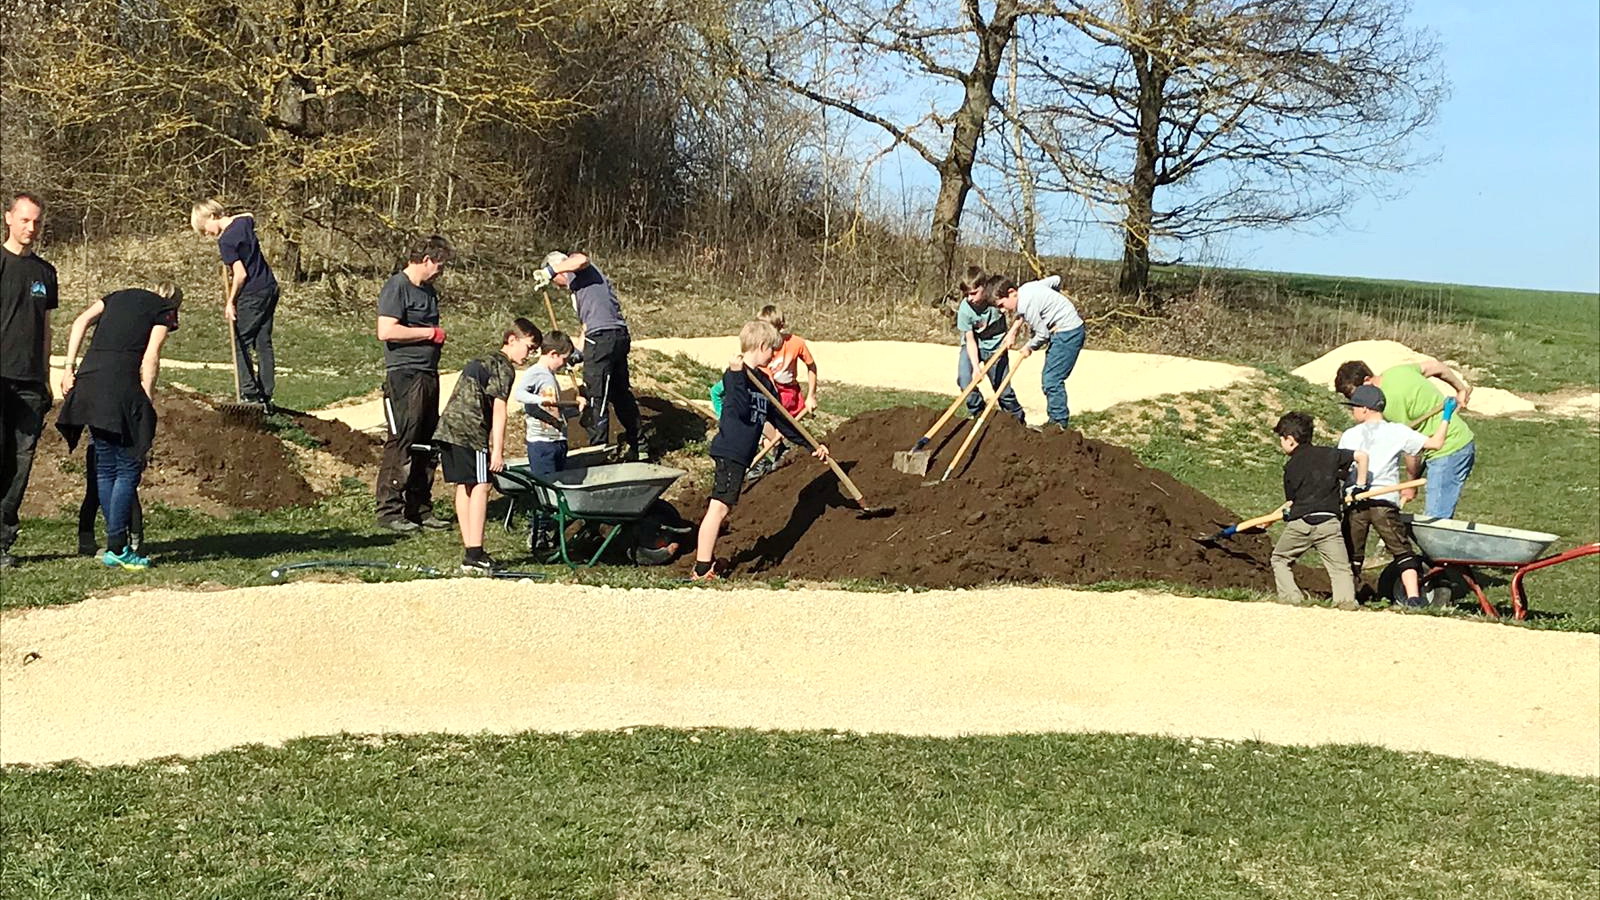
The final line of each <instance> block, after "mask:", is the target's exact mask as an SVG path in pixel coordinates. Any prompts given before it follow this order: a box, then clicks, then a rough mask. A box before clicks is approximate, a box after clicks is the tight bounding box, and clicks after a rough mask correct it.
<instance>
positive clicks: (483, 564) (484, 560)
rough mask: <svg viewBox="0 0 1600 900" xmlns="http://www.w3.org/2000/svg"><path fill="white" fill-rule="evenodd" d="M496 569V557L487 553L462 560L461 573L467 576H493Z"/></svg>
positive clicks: (465, 557)
mask: <svg viewBox="0 0 1600 900" xmlns="http://www.w3.org/2000/svg"><path fill="white" fill-rule="evenodd" d="M496 568H498V566H496V564H495V561H494V557H492V556H490V555H489V554H487V553H484V554H482V555H480V556H464V557H462V558H461V571H462V572H463V573H464V574H467V575H493V574H494V571H495V569H496Z"/></svg>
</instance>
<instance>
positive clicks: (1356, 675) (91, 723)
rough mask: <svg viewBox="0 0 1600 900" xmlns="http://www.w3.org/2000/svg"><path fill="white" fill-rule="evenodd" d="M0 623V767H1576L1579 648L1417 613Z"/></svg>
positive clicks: (167, 610) (638, 605) (1589, 687)
mask: <svg viewBox="0 0 1600 900" xmlns="http://www.w3.org/2000/svg"><path fill="white" fill-rule="evenodd" d="M0 625H3V628H0V762H4V763H8V764H11V763H42V762H46V761H51V760H59V759H64V758H81V759H83V760H86V761H88V762H91V763H116V762H128V761H133V760H139V759H148V758H152V757H159V756H163V755H168V754H180V755H194V754H202V753H207V752H210V751H215V750H219V749H222V748H225V747H229V746H233V745H237V744H241V743H249V742H269V743H270V742H277V741H282V740H285V739H287V738H292V737H295V736H299V735H315V734H327V733H334V732H339V731H350V732H418V731H444V732H468V733H470V732H478V731H481V730H489V731H494V732H510V731H517V730H524V729H534V730H540V731H568V730H579V729H607V728H614V727H619V726H625V725H633V724H659V725H668V726H749V727H756V728H782V729H820V728H837V729H849V730H856V731H863V732H900V733H908V734H931V735H954V734H967V733H1005V732H1019V731H1022V732H1031V731H1080V730H1092V731H1110V732H1138V733H1152V734H1173V735H1194V736H1206V737H1213V738H1224V739H1250V738H1256V739H1261V740H1265V741H1270V742H1278V743H1290V744H1317V743H1325V742H1361V743H1372V744H1380V745H1384V746H1387V747H1392V748H1395V749H1400V750H1426V751H1432V752H1435V753H1441V754H1448V755H1452V756H1463V757H1476V758H1482V759H1488V760H1493V761H1496V762H1500V763H1505V764H1510V765H1516V766H1525V767H1532V768H1537V769H1544V770H1549V771H1553V772H1562V773H1570V774H1576V775H1588V776H1593V775H1596V774H1600V678H1597V677H1596V674H1597V666H1600V637H1597V636H1596V635H1592V634H1564V633H1553V632H1537V631H1531V630H1524V629H1516V628H1506V627H1496V626H1493V625H1486V624H1482V623H1476V622H1461V621H1451V620H1447V619H1440V618H1433V617H1426V616H1402V615H1386V614H1374V613H1342V612H1337V611H1334V610H1328V609H1298V608H1292V607H1285V606H1278V605H1274V604H1247V603H1234V602H1227V601H1220V600H1204V599H1191V598H1179V597H1171V596H1165V595H1159V594H1149V593H1110V594H1097V593H1078V592H1070V591H1060V590H1045V589H1032V590H1029V589H1006V590H983V591H964V592H963V591H945V592H928V593H920V594H911V593H906V594H859V593H847V592H841V591H765V590H728V591H694V590H678V591H662V590H642V591H633V590H618V589H609V588H582V587H573V586H564V585H563V586H552V585H534V584H514V583H507V582H492V583H485V582H483V581H468V580H453V581H447V582H425V583H424V582H416V583H410V584H398V585H397V584H372V585H355V584H339V585H332V584H316V583H302V584H295V585H288V586H281V587H265V588H251V589H244V590H233V591H224V592H217V593H179V592H172V591H149V592H142V593H136V594H133V595H129V596H123V597H112V598H102V599H95V600H89V601H86V602H83V603H80V604H76V605H73V606H67V607H61V608H52V609H41V610H32V611H23V612H13V613H10V614H7V615H6V616H5V617H4V618H3V620H0ZM31 653H36V654H38V657H37V658H34V659H32V660H31V661H29V662H27V663H24V660H25V659H27V658H28V656H29V654H31Z"/></svg>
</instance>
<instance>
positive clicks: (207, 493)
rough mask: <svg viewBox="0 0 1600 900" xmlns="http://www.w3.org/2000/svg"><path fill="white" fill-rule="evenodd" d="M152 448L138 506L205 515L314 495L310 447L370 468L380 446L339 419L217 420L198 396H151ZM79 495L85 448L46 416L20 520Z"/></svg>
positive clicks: (67, 504)
mask: <svg viewBox="0 0 1600 900" xmlns="http://www.w3.org/2000/svg"><path fill="white" fill-rule="evenodd" d="M156 414H157V416H158V417H159V421H158V424H157V427H156V443H155V448H154V450H152V451H151V456H150V465H149V467H148V468H147V469H146V470H145V474H144V478H143V483H142V484H141V485H140V489H139V493H140V496H141V497H142V498H143V499H144V500H145V502H147V503H148V502H160V503H165V504H167V505H169V506H178V507H185V508H189V509H198V510H201V511H203V512H208V513H212V514H225V513H227V512H230V511H233V510H244V509H249V510H272V509H281V508H283V507H286V506H303V505H305V504H309V503H314V502H316V500H317V499H318V498H319V493H318V491H316V490H315V489H314V488H313V487H312V486H311V484H310V483H309V482H308V481H307V479H306V472H305V469H306V467H305V464H304V462H303V461H302V459H301V455H302V453H301V451H302V450H306V449H315V450H320V451H322V452H326V453H327V454H329V455H331V456H333V457H335V458H337V459H338V460H340V461H341V462H343V463H346V464H348V465H349V466H351V467H356V468H361V467H369V466H372V465H375V464H376V463H377V459H378V454H379V448H378V446H377V444H376V443H374V442H373V440H372V439H371V438H369V437H367V436H366V435H363V434H360V433H358V432H355V431H352V430H351V429H350V428H349V427H347V426H345V425H344V424H342V423H338V422H328V421H324V420H321V419H317V418H315V417H313V416H309V415H306V414H304V413H297V412H293V411H284V412H283V413H282V414H281V415H279V416H275V417H273V418H272V419H271V420H268V421H267V422H265V423H255V422H238V421H233V420H231V419H229V418H226V417H224V416H223V415H222V414H221V413H220V412H218V411H217V410H216V409H214V408H212V407H211V405H210V404H209V403H207V402H206V401H205V399H204V398H202V397H200V396H199V395H195V394H190V393H186V392H182V391H175V390H166V391H161V392H158V393H157V395H156ZM83 490H84V445H83V444H82V443H81V442H80V443H79V445H78V450H77V452H76V453H69V452H68V450H67V443H66V441H65V440H64V439H63V438H62V437H61V433H60V432H59V431H57V430H56V428H55V417H54V415H52V416H51V417H50V418H49V420H48V421H47V422H46V424H45V430H44V434H42V435H41V436H40V438H39V447H38V451H37V453H36V455H35V457H34V469H33V477H32V479H31V480H30V483H29V486H28V494H27V498H26V501H25V503H24V505H23V514H24V515H25V516H39V515H49V514H52V513H55V512H57V511H58V510H60V509H63V508H70V509H76V508H77V505H78V502H79V501H80V500H81V499H82V497H83Z"/></svg>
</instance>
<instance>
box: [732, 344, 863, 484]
mask: <svg viewBox="0 0 1600 900" xmlns="http://www.w3.org/2000/svg"><path fill="white" fill-rule="evenodd" d="M744 377H746V378H748V379H750V383H751V384H752V385H754V386H755V389H756V390H758V391H760V392H761V395H762V396H764V397H766V398H767V402H768V403H770V404H772V405H773V406H774V407H775V408H777V410H778V412H780V413H783V417H784V418H785V419H788V420H789V424H790V425H793V426H794V430H795V431H798V432H800V436H801V437H803V438H805V439H806V440H807V441H809V442H810V443H811V446H812V447H813V448H816V447H820V446H822V445H821V444H819V443H817V439H816V438H814V437H812V436H811V432H809V431H807V430H806V427H805V426H804V425H801V424H800V421H799V420H798V419H796V418H795V417H794V416H793V415H792V414H790V412H789V411H788V410H787V409H784V408H783V404H782V403H779V402H778V398H777V397H774V396H772V392H771V391H769V390H767V386H766V385H764V384H762V383H761V379H759V378H757V377H756V376H754V375H752V374H750V370H749V369H745V370H744ZM826 462H827V463H828V468H830V469H832V470H833V474H835V475H837V476H838V477H839V483H840V484H842V485H844V492H845V493H847V494H849V495H850V499H852V500H854V501H856V503H857V504H860V505H862V506H865V505H866V501H864V500H863V499H862V497H861V489H860V488H858V487H856V483H855V482H853V481H851V480H850V476H849V475H846V474H845V473H844V469H841V468H839V464H838V463H836V462H834V461H833V457H832V456H831V455H830V456H829V457H828V459H827V460H826Z"/></svg>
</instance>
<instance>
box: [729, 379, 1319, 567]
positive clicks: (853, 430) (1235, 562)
mask: <svg viewBox="0 0 1600 900" xmlns="http://www.w3.org/2000/svg"><path fill="white" fill-rule="evenodd" d="M928 419H929V412H928V411H927V410H924V409H910V408H903V407H902V408H895V409H887V410H878V411H874V412H869V413H865V414H863V415H861V416H858V417H856V418H855V419H852V420H850V421H848V422H846V423H844V424H842V425H840V426H839V427H838V428H837V429H835V430H834V431H833V433H832V434H830V435H829V436H828V438H827V444H828V447H829V450H830V451H831V452H832V453H833V454H834V455H835V457H836V458H837V459H839V460H840V462H841V465H842V466H843V467H844V468H845V469H846V470H847V471H848V472H850V474H851V476H852V478H853V479H854V480H855V481H856V484H857V486H858V487H859V488H860V489H861V490H862V491H863V492H864V493H865V494H866V497H867V503H869V504H870V505H872V506H893V507H895V508H896V510H897V512H896V513H895V515H893V516H892V517H889V518H884V519H868V520H864V519H860V518H858V517H857V515H856V510H855V509H854V508H853V507H852V506H851V505H850V504H849V502H848V501H847V500H846V498H845V496H844V494H843V493H842V492H841V489H840V487H839V484H838V480H837V479H836V478H835V477H834V476H833V474H832V473H831V472H830V471H829V470H828V469H826V468H825V467H823V466H822V465H821V464H819V463H817V462H816V461H815V460H813V459H811V458H809V457H806V456H804V455H802V454H800V453H799V452H798V451H795V450H791V451H790V460H789V461H788V465H785V466H783V467H782V468H780V469H779V470H778V471H777V472H775V473H773V474H772V475H769V476H767V477H766V478H764V479H762V480H761V481H759V482H757V483H756V484H755V485H754V486H753V487H752V488H751V489H750V490H749V491H748V492H747V493H746V495H745V497H744V499H742V500H741V502H740V504H739V506H738V507H737V508H736V510H735V511H734V513H733V515H732V516H730V520H729V521H730V526H729V531H728V535H727V536H726V537H725V538H724V539H723V540H722V542H721V543H719V544H718V554H719V556H722V557H723V558H725V559H727V560H729V561H730V563H731V565H732V570H733V571H735V572H740V573H745V574H764V575H782V576H789V577H797V578H807V579H821V580H831V581H837V580H839V579H847V578H861V579H881V580H886V581H891V582H894V583H898V584H912V585H925V586H929V587H969V586H973V585H981V584H987V583H991V582H996V581H1019V582H1038V581H1043V580H1049V581H1058V582H1064V583H1074V584H1092V583H1095V582H1100V581H1131V580H1155V581H1165V582H1172V583H1178V584H1189V585H1197V586H1202V587H1210V588H1255V589H1257V590H1270V589H1271V585H1272V576H1271V570H1270V567H1269V562H1268V560H1269V557H1270V554H1271V550H1272V546H1271V540H1270V539H1269V538H1267V537H1265V536H1262V535H1259V534H1255V535H1241V536H1239V537H1236V538H1234V539H1233V540H1231V541H1227V542H1223V544H1222V545H1221V546H1220V547H1215V548H1210V547H1205V546H1202V545H1201V544H1199V543H1197V542H1195V541H1194V540H1192V538H1194V537H1197V536H1204V535H1209V534H1212V533H1214V532H1216V531H1218V530H1220V529H1221V528H1223V527H1224V526H1226V525H1229V524H1232V523H1235V522H1237V521H1239V520H1240V518H1247V517H1248V515H1247V516H1244V517H1241V516H1238V515H1236V514H1234V513H1232V512H1230V511H1229V510H1228V509H1226V508H1224V507H1223V506H1222V505H1220V504H1218V503H1217V502H1216V501H1214V500H1212V499H1211V498H1209V497H1207V496H1206V495H1204V494H1202V493H1200V492H1199V491H1196V490H1195V489H1194V488H1191V487H1189V486H1188V485H1185V484H1184V483H1182V482H1180V481H1178V480H1177V479H1175V478H1173V477H1172V476H1170V475H1168V474H1166V473H1165V472H1162V471H1159V470H1157V469H1151V468H1148V467H1146V466H1144V465H1142V464H1141V463H1140V462H1139V461H1138V459H1137V458H1136V457H1134V455H1133V454H1132V453H1130V452H1129V451H1127V450H1125V449H1123V448H1121V447H1117V446H1115V445H1112V444H1107V443H1103V442H1101V441H1097V440H1093V439H1090V438H1085V437H1083V436H1082V435H1081V434H1079V433H1077V432H1075V431H1069V432H1066V433H1064V434H1063V433H1056V434H1048V433H1040V432H1035V431H1031V430H1029V429H1027V428H1024V427H1022V426H1021V425H1018V424H1017V423H1016V422H1015V421H1014V420H1012V419H1011V418H1010V417H996V418H995V419H991V421H990V423H989V425H988V428H987V430H986V431H985V432H984V434H983V435H981V436H980V438H979V439H978V441H977V444H976V448H975V449H974V450H972V451H969V461H968V462H967V463H966V464H964V465H962V466H961V467H959V468H958V469H957V470H956V473H955V474H954V475H953V476H952V477H951V479H950V480H949V481H946V482H944V483H942V484H936V485H932V486H924V484H923V482H924V481H925V480H926V479H925V478H923V477H919V476H913V475H906V474H903V473H900V472H896V471H895V470H894V468H893V466H892V460H893V455H894V452H895V451H896V450H908V449H910V448H911V447H912V446H913V445H914V444H915V443H916V440H917V438H918V437H920V436H921V434H922V432H923V431H924V430H926V429H927V427H928V425H929V424H930V423H929V420H928ZM969 427H970V425H963V426H961V427H960V428H957V429H953V430H951V429H948V428H947V430H946V432H945V434H944V436H943V437H942V439H938V440H936V441H935V442H934V443H933V444H932V445H930V449H931V450H932V451H933V466H932V467H931V468H930V472H929V476H928V478H938V477H939V476H940V475H941V474H942V473H943V471H944V468H945V466H946V465H948V463H949V460H950V459H951V457H952V456H953V455H954V453H955V451H956V448H957V447H958V446H959V445H960V442H961V441H962V440H963V439H964V438H965V436H966V434H967V429H968V428H969ZM1254 514H1255V513H1251V514H1250V515H1254ZM1318 574H1320V573H1312V572H1309V571H1307V572H1306V576H1305V578H1303V579H1302V586H1305V587H1307V588H1308V589H1313V590H1326V588H1327V580H1326V577H1325V576H1323V577H1321V578H1320V580H1319V579H1318V578H1317V577H1316V576H1317V575H1318Z"/></svg>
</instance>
